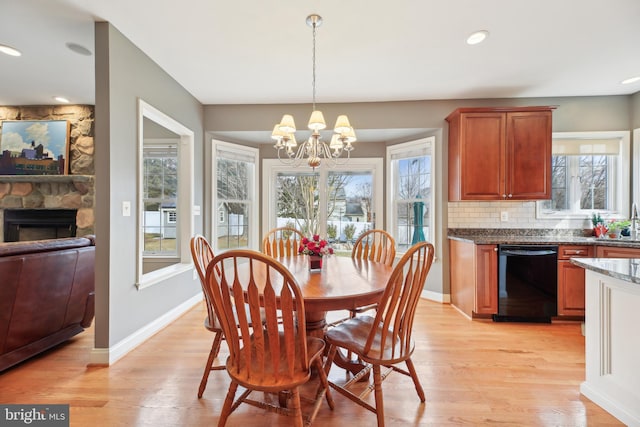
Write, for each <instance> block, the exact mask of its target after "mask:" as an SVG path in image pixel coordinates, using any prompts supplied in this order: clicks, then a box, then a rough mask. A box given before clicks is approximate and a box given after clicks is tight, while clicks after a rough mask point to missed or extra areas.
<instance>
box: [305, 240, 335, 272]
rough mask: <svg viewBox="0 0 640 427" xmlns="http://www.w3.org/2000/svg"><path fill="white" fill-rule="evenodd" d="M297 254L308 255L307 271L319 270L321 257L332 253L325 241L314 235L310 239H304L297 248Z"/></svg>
mask: <svg viewBox="0 0 640 427" xmlns="http://www.w3.org/2000/svg"><path fill="white" fill-rule="evenodd" d="M298 253H299V254H304V255H309V269H310V270H320V269H321V268H322V257H323V256H324V255H330V254H332V253H333V248H332V247H331V246H329V243H328V242H327V241H326V240H325V239H321V238H320V236H319V235H317V234H314V235H313V237H312V238H311V239H309V238H307V237H304V238H303V239H302V241H301V242H300V247H299V248H298Z"/></svg>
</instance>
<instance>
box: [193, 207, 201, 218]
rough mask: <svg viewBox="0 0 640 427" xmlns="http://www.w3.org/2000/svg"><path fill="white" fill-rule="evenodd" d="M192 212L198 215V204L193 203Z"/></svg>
mask: <svg viewBox="0 0 640 427" xmlns="http://www.w3.org/2000/svg"><path fill="white" fill-rule="evenodd" d="M193 214H194V215H195V216H198V215H200V205H194V206H193Z"/></svg>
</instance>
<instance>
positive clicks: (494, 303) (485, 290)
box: [474, 245, 498, 316]
mask: <svg viewBox="0 0 640 427" xmlns="http://www.w3.org/2000/svg"><path fill="white" fill-rule="evenodd" d="M475 276H476V293H475V304H474V313H475V314H479V315H488V316H490V315H492V314H497V313H498V247H497V246H496V245H476V274H475Z"/></svg>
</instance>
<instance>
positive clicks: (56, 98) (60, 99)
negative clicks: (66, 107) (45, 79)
mask: <svg viewBox="0 0 640 427" xmlns="http://www.w3.org/2000/svg"><path fill="white" fill-rule="evenodd" d="M53 99H55V100H56V101H58V102H63V103H65V104H68V103H69V100H68V99H67V98H65V97H64V96H54V97H53Z"/></svg>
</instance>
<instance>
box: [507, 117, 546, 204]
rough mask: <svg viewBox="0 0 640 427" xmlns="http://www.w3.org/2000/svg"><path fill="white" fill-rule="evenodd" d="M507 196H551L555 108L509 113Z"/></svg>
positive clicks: (508, 197)
mask: <svg viewBox="0 0 640 427" xmlns="http://www.w3.org/2000/svg"><path fill="white" fill-rule="evenodd" d="M506 168H507V178H506V193H507V199H513V200H516V199H519V200H540V199H549V198H551V111H536V112H513V113H507V148H506Z"/></svg>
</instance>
